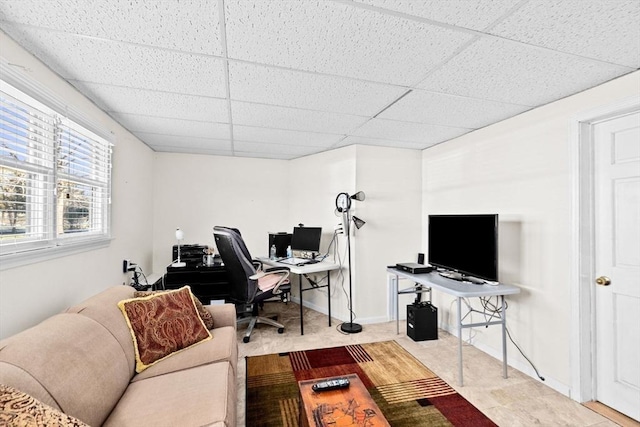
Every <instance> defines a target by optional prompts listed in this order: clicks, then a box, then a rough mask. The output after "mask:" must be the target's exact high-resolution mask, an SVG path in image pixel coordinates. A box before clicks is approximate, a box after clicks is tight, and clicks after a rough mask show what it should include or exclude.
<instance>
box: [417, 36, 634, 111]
mask: <svg viewBox="0 0 640 427" xmlns="http://www.w3.org/2000/svg"><path fill="white" fill-rule="evenodd" d="M631 71H632V69H630V68H626V67H622V66H618V65H611V64H604V63H597V62H594V61H591V60H589V59H583V58H580V57H576V56H571V55H563V54H561V53H558V52H554V51H550V50H547V49H542V48H538V47H533V46H528V45H525V44H522V43H516V42H512V41H509V40H505V39H497V38H493V37H483V38H481V39H479V40H478V41H476V42H475V43H473V44H472V45H471V46H469V47H468V48H467V49H465V50H464V51H463V52H461V53H460V54H459V55H458V56H456V57H455V58H453V59H452V60H451V61H449V62H448V63H447V64H446V65H444V66H443V67H442V68H440V69H438V70H437V71H436V72H434V73H432V74H431V75H429V76H428V77H427V78H426V79H425V80H424V81H423V82H422V83H420V84H419V87H421V88H423V89H428V90H432V91H436V92H444V93H449V94H454V95H461V96H470V97H474V98H484V99H488V100H494V101H500V102H508V103H513V104H522V105H540V104H545V103H548V102H551V101H553V100H556V99H560V98H563V97H565V96H567V95H570V94H572V93H576V92H579V91H580V90H582V89H584V88H588V87H592V86H596V85H598V84H600V83H603V82H606V81H608V80H611V79H613V78H615V77H618V76H621V75H623V74H626V73H629V72H631Z"/></svg>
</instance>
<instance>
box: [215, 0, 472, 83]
mask: <svg viewBox="0 0 640 427" xmlns="http://www.w3.org/2000/svg"><path fill="white" fill-rule="evenodd" d="M225 8H226V31H227V46H228V54H229V57H230V58H236V59H243V60H248V61H253V62H259V63H264V64H271V65H279V66H282V67H288V68H294V69H302V70H308V71H317V72H321V73H327V74H337V75H343V76H350V77H356V78H361V79H367V80H373V81H378V82H390V83H397V84H407V83H408V82H409V83H411V82H415V81H417V80H418V79H420V78H421V77H422V76H424V75H425V73H426V71H428V70H429V69H430V68H432V67H433V66H434V65H436V64H438V63H440V62H442V61H443V60H444V59H445V58H447V57H449V56H450V55H451V54H452V53H454V52H455V51H456V49H458V47H460V46H461V45H462V44H464V43H465V42H467V41H468V40H470V39H471V38H472V36H471V35H469V34H466V33H464V32H458V31H452V30H449V29H446V28H441V27H436V26H432V25H428V24H424V23H422V22H416V21H413V20H407V19H404V18H400V17H397V16H393V15H388V14H382V13H377V12H374V11H370V10H366V9H362V8H359V7H355V6H352V5H345V4H341V3H334V2H331V1H263V0H256V1H229V2H225Z"/></svg>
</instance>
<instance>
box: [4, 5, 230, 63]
mask: <svg viewBox="0 0 640 427" xmlns="http://www.w3.org/2000/svg"><path fill="white" fill-rule="evenodd" d="M2 3H3V4H2V7H1V8H0V21H10V22H17V23H22V24H28V25H33V26H36V27H43V28H49V29H52V30H58V31H62V32H69V33H71V32H73V33H76V34H81V35H84V36H90V37H98V38H105V39H110V40H120V41H124V42H130V43H140V44H145V45H150V46H158V47H163V48H167V49H175V50H181V51H185V52H198V53H207V54H212V55H221V54H222V45H221V43H220V28H219V27H220V19H219V13H218V2H217V1H211V0H189V1H188V2H181V1H179V0H162V1H148V0H91V1H87V0H49V1H43V0H15V1H3V2H2Z"/></svg>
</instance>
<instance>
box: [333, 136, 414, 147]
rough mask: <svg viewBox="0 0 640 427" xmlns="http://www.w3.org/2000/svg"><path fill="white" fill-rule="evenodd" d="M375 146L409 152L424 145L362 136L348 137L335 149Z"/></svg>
mask: <svg viewBox="0 0 640 427" xmlns="http://www.w3.org/2000/svg"><path fill="white" fill-rule="evenodd" d="M356 144H357V145H375V146H378V147H393V148H407V149H411V150H423V149H425V148H426V147H425V144H424V143H422V142H407V141H393V140H389V139H381V138H367V137H363V136H348V137H346V138H345V139H344V140H343V141H340V143H339V144H337V145H336V147H346V146H348V145H356Z"/></svg>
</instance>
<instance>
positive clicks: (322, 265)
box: [258, 258, 340, 335]
mask: <svg viewBox="0 0 640 427" xmlns="http://www.w3.org/2000/svg"><path fill="white" fill-rule="evenodd" d="M258 261H260V262H262V263H263V264H266V265H269V266H271V267H287V268H289V270H290V271H291V272H292V273H293V274H297V275H298V290H299V293H300V335H304V314H303V310H302V308H303V300H302V293H303V292H305V291H312V290H314V289H321V288H327V307H328V309H329V326H331V274H330V272H331V271H332V270H337V269H339V268H340V266H339V265H338V264H334V263H332V262H329V261H321V262H316V263H315V264H305V265H291V264H285V263H282V262H278V261H274V260H271V259H269V258H258ZM312 273H326V274H327V284H326V285H320V286H312V287H310V288H302V276H304V275H306V274H312Z"/></svg>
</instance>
